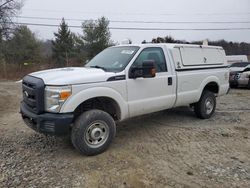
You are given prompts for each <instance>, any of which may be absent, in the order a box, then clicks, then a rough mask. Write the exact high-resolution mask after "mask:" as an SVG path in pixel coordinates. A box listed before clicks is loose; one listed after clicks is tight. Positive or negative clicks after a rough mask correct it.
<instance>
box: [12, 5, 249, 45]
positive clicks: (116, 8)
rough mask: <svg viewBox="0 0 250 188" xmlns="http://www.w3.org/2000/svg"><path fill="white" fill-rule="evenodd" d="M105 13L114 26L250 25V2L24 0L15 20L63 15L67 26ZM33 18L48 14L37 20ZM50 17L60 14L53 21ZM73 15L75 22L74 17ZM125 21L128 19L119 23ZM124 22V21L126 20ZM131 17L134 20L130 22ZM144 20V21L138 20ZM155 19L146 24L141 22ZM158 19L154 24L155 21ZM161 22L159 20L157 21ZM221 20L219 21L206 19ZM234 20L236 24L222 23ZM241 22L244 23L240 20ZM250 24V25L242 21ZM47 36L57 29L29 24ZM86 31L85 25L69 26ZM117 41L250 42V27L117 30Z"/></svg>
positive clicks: (54, 22)
mask: <svg viewBox="0 0 250 188" xmlns="http://www.w3.org/2000/svg"><path fill="white" fill-rule="evenodd" d="M101 16H105V17H106V18H108V19H109V20H110V27H122V28H124V27H127V28H128V27H129V28H147V29H148V28H157V29H158V28H161V29H220V28H250V0H174V1H173V0H171V1H170V0H149V1H146V0H125V1H118V0H105V1H102V0H84V1H83V0H71V1H68V0H67V1H66V0H53V1H51V0H42V1H41V0H25V1H24V6H23V8H22V10H21V13H20V14H19V17H18V18H17V19H16V21H17V22H19V23H36V24H37V23H38V24H52V25H58V24H59V23H60V19H61V18H62V17H64V18H65V19H66V21H67V23H68V25H77V26H78V25H79V26H80V25H81V21H76V20H75V19H78V20H79V19H80V20H86V19H98V18H100V17H101ZM24 17H29V18H24ZM31 17H33V18H31ZM34 17H40V18H46V19H37V18H34ZM47 18H58V20H48V19H47ZM71 19H73V20H71ZM116 21H123V22H116ZM124 21H125V22H124ZM127 21H132V22H127ZM134 21H136V22H134ZM138 21H139V23H138ZM142 21H143V22H151V23H141V22H142ZM152 22H153V23H152ZM155 22H156V23H155ZM159 22H202V23H159ZM204 22H217V23H204ZM218 22H233V23H218ZM238 22H241V23H238ZM242 22H247V23H242ZM29 28H30V29H31V30H32V31H33V32H35V33H36V35H37V36H38V37H39V38H40V39H43V40H46V39H53V37H54V34H53V33H54V32H56V31H57V29H58V28H57V27H42V26H29ZM70 30H71V31H72V32H75V33H79V34H81V29H80V28H70ZM110 31H111V34H112V36H111V38H112V40H113V41H114V42H118V43H119V42H121V41H123V40H124V39H127V38H128V39H131V40H132V41H133V43H141V42H142V41H143V40H146V41H151V40H152V38H156V37H165V36H167V35H170V36H172V37H174V38H175V39H179V40H186V41H195V40H204V39H209V40H219V39H225V40H228V41H235V42H250V29H248V30H223V31H221V30H209V31H203V30H202V31H201V30H191V31H190V30H143V31H142V30H113V29H111V30H110Z"/></svg>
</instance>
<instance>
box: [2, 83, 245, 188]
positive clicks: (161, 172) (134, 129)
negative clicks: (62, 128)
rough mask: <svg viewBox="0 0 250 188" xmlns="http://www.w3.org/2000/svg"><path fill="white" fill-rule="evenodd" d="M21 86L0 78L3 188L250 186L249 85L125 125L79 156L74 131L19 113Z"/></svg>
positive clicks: (121, 125)
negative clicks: (38, 126)
mask: <svg viewBox="0 0 250 188" xmlns="http://www.w3.org/2000/svg"><path fill="white" fill-rule="evenodd" d="M20 91H21V87H20V84H16V83H13V82H0V152H1V154H0V187H91V188H92V187H135V188H137V187H212V188H214V187H244V188H245V187H250V91H249V90H245V89H237V90H232V91H231V92H230V94H229V95H227V96H224V97H220V98H218V107H217V111H216V113H215V115H214V116H213V117H212V118H211V119H209V120H200V119H197V118H196V117H195V116H194V113H193V112H192V111H191V110H190V109H188V108H177V109H172V110H166V111H162V112H158V113H154V114H150V115H147V116H142V117H137V118H134V119H132V120H129V121H125V122H122V123H120V124H119V125H118V126H117V129H118V130H117V136H116V138H115V140H114V142H113V143H112V144H111V147H110V148H109V149H108V150H107V151H106V152H105V153H103V154H100V155H98V156H94V157H86V156H81V155H79V153H77V151H75V150H74V148H73V146H72V145H71V143H70V138H69V136H65V137H52V136H44V135H40V134H38V133H35V132H34V131H33V130H31V129H29V128H28V127H27V126H26V125H25V124H24V123H23V122H22V120H21V117H20V115H19V113H18V108H19V102H20V100H21V92H20Z"/></svg>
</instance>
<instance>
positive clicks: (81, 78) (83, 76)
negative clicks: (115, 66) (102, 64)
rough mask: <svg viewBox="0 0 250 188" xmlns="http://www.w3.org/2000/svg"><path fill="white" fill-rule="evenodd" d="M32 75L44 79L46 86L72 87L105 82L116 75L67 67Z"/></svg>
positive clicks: (95, 69)
mask: <svg viewBox="0 0 250 188" xmlns="http://www.w3.org/2000/svg"><path fill="white" fill-rule="evenodd" d="M30 75H31V76H34V77H37V78H41V79H43V81H44V83H45V84H46V85H72V84H83V83H93V82H104V81H107V79H108V78H110V77H112V76H115V73H113V72H105V71H104V70H102V69H97V68H83V67H82V68H80V67H78V68H76V67H67V68H59V69H50V70H44V71H39V72H34V73H31V74H30Z"/></svg>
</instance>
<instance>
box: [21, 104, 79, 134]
mask: <svg viewBox="0 0 250 188" xmlns="http://www.w3.org/2000/svg"><path fill="white" fill-rule="evenodd" d="M20 113H21V115H22V118H23V120H24V122H25V123H26V125H28V126H29V127H30V128H32V129H34V130H35V131H37V132H40V133H45V134H52V135H62V134H67V133H69V132H70V128H71V124H72V123H73V119H74V115H73V113H72V114H71V113H67V114H53V113H43V114H35V113H33V112H31V111H30V110H28V108H27V107H26V105H25V104H24V103H23V102H22V103H21V107H20Z"/></svg>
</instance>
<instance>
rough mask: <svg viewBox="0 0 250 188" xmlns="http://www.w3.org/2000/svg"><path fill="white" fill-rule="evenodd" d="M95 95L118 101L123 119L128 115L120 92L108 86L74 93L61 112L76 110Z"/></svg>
mask: <svg viewBox="0 0 250 188" xmlns="http://www.w3.org/2000/svg"><path fill="white" fill-rule="evenodd" d="M95 97H109V98H111V99H113V100H114V101H116V102H117V104H118V105H119V107H120V111H121V120H123V119H126V118H127V117H128V114H129V113H128V106H127V103H126V102H125V100H124V99H123V97H122V96H121V94H120V93H118V92H117V91H115V90H114V89H111V88H107V87H95V88H89V89H84V90H82V91H80V92H78V93H76V94H73V95H72V96H71V97H70V98H69V99H68V100H67V101H66V102H65V103H64V104H63V106H62V108H61V111H60V112H61V113H69V112H74V110H75V109H76V108H77V107H78V106H79V105H80V104H82V103H83V102H84V101H86V100H88V99H91V98H95Z"/></svg>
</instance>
